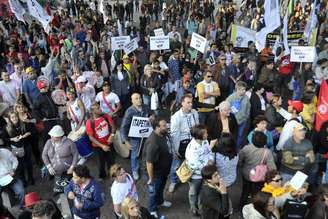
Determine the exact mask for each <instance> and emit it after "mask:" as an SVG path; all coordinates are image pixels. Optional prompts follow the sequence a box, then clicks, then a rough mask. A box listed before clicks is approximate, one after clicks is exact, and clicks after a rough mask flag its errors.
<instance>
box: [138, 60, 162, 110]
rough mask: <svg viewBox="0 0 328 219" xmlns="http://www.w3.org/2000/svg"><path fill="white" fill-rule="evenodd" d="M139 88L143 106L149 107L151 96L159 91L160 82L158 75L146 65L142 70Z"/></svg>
mask: <svg viewBox="0 0 328 219" xmlns="http://www.w3.org/2000/svg"><path fill="white" fill-rule="evenodd" d="M140 88H141V93H142V100H143V103H144V104H145V105H148V106H150V104H151V96H152V95H153V94H154V93H155V92H157V95H158V94H159V90H160V89H161V81H160V78H159V77H158V74H157V73H156V72H154V71H153V67H151V65H146V66H145V68H144V74H143V75H142V76H141V79H140Z"/></svg>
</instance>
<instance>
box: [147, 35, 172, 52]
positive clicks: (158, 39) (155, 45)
mask: <svg viewBox="0 0 328 219" xmlns="http://www.w3.org/2000/svg"><path fill="white" fill-rule="evenodd" d="M165 49H170V39H169V36H154V37H150V50H165Z"/></svg>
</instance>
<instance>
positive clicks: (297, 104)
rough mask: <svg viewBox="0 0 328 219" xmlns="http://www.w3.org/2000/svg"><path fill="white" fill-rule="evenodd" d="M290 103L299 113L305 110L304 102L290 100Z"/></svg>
mask: <svg viewBox="0 0 328 219" xmlns="http://www.w3.org/2000/svg"><path fill="white" fill-rule="evenodd" d="M288 105H289V106H292V107H293V109H295V110H296V111H297V112H298V113H300V112H302V111H303V107H304V105H303V103H302V101H299V100H288Z"/></svg>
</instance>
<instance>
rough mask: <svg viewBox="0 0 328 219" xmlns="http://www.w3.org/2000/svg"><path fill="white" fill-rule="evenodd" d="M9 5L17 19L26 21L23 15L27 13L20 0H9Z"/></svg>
mask: <svg viewBox="0 0 328 219" xmlns="http://www.w3.org/2000/svg"><path fill="white" fill-rule="evenodd" d="M9 6H10V9H11V11H12V12H13V13H14V15H15V16H16V18H17V20H19V21H22V22H24V23H25V20H24V17H23V15H24V14H25V12H26V11H25V9H24V7H23V6H22V4H21V3H20V2H19V1H18V0H9Z"/></svg>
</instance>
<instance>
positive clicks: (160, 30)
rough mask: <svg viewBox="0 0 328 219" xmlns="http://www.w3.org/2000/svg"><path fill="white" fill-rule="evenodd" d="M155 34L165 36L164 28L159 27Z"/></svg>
mask: <svg viewBox="0 0 328 219" xmlns="http://www.w3.org/2000/svg"><path fill="white" fill-rule="evenodd" d="M154 33H155V36H165V33H164V30H163V28H158V29H155V30H154Z"/></svg>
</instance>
